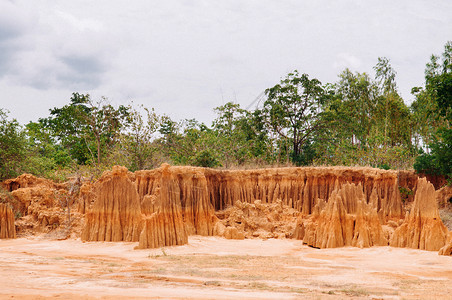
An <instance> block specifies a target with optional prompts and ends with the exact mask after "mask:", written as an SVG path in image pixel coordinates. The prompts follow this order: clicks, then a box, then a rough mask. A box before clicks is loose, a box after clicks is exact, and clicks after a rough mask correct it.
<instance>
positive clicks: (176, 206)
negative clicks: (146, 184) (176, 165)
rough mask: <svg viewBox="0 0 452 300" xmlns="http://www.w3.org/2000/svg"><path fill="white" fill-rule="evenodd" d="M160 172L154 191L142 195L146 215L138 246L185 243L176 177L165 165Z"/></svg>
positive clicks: (148, 246)
mask: <svg viewBox="0 0 452 300" xmlns="http://www.w3.org/2000/svg"><path fill="white" fill-rule="evenodd" d="M159 171H160V172H159V175H160V176H159V177H160V178H159V181H160V182H156V181H155V182H153V184H155V185H156V187H155V189H153V194H152V195H145V196H144V198H143V201H142V202H141V205H142V208H143V212H144V214H145V215H146V217H145V220H144V222H145V224H144V229H143V231H142V232H141V235H140V242H139V245H138V248H140V249H144V248H157V247H163V246H174V245H183V244H187V243H188V235H187V230H186V226H185V224H184V221H183V218H182V206H181V202H180V192H178V188H179V181H178V178H177V177H176V176H174V175H175V173H174V172H172V170H171V168H170V167H169V166H168V165H165V166H163V167H162V168H161V169H160V170H159ZM190 224H193V223H190Z"/></svg>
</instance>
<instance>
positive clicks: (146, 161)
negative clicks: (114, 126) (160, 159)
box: [120, 106, 161, 171]
mask: <svg viewBox="0 0 452 300" xmlns="http://www.w3.org/2000/svg"><path fill="white" fill-rule="evenodd" d="M141 110H142V111H143V112H144V117H143V116H142V114H141V112H140V111H138V110H137V109H135V108H133V107H131V106H130V107H129V121H128V123H129V125H128V129H127V131H126V132H125V133H123V134H122V135H121V138H120V148H121V152H123V153H124V154H125V156H126V157H127V158H128V161H129V166H128V168H129V170H131V171H136V170H144V169H146V168H151V167H153V166H154V165H153V162H152V158H153V156H154V154H155V152H156V151H157V150H158V149H157V147H156V146H155V145H154V144H153V143H152V142H153V139H154V137H155V136H154V135H155V133H156V132H157V130H158V129H159V126H160V122H161V118H160V117H159V116H158V115H157V114H156V113H155V111H154V109H153V108H151V109H148V108H146V107H144V106H141Z"/></svg>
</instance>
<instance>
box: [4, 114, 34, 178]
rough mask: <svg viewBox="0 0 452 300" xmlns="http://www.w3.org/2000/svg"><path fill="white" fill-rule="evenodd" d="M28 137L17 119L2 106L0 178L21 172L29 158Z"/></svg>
mask: <svg viewBox="0 0 452 300" xmlns="http://www.w3.org/2000/svg"><path fill="white" fill-rule="evenodd" d="M27 151H28V146H27V139H26V136H25V132H24V131H23V130H22V128H21V126H20V125H19V123H18V122H17V120H16V119H13V120H9V119H8V115H7V113H6V112H5V111H4V110H2V109H1V108H0V180H3V179H6V178H11V177H14V176H17V175H19V174H20V172H22V171H23V169H24V161H25V160H26V158H27Z"/></svg>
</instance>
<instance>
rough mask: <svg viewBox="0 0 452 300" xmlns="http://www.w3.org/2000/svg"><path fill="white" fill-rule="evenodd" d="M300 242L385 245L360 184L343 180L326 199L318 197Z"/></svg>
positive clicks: (321, 246)
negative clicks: (346, 182)
mask: <svg viewBox="0 0 452 300" xmlns="http://www.w3.org/2000/svg"><path fill="white" fill-rule="evenodd" d="M304 227H305V232H304V237H303V242H304V243H305V244H308V245H310V246H312V247H315V248H334V247H343V246H354V247H361V248H363V247H371V246H374V245H380V246H383V245H387V244H388V241H387V240H386V238H385V235H384V233H383V229H382V227H381V224H380V221H379V217H378V215H377V211H376V209H375V208H374V207H372V204H367V203H366V202H365V196H364V193H363V188H362V186H361V184H358V185H355V184H345V185H343V186H342V187H341V188H339V189H336V190H334V191H333V192H332V194H331V197H330V199H329V201H328V203H325V201H324V200H322V199H319V200H318V202H317V204H316V206H315V207H314V210H313V214H312V216H311V218H310V219H309V220H308V221H307V222H306V224H305V226H304Z"/></svg>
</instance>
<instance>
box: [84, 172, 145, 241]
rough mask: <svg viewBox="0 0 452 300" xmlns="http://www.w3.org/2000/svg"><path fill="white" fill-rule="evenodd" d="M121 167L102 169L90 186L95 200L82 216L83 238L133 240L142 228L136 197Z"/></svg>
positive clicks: (134, 190)
mask: <svg viewBox="0 0 452 300" xmlns="http://www.w3.org/2000/svg"><path fill="white" fill-rule="evenodd" d="M130 177H131V174H129V172H128V171H127V169H126V168H124V167H113V170H112V171H111V172H109V171H107V172H105V173H104V174H103V175H102V177H101V178H100V179H99V181H98V182H97V183H96V186H95V187H94V190H95V197H96V199H95V201H94V204H93V207H92V209H91V210H89V211H88V213H87V214H86V218H85V227H84V229H83V232H82V236H81V238H82V240H84V241H107V242H110V241H112V242H114V241H127V242H137V241H138V240H139V237H140V233H141V230H142V228H143V220H142V216H141V206H140V199H139V196H138V193H137V189H136V186H135V183H134V182H133V181H131V180H130Z"/></svg>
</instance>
